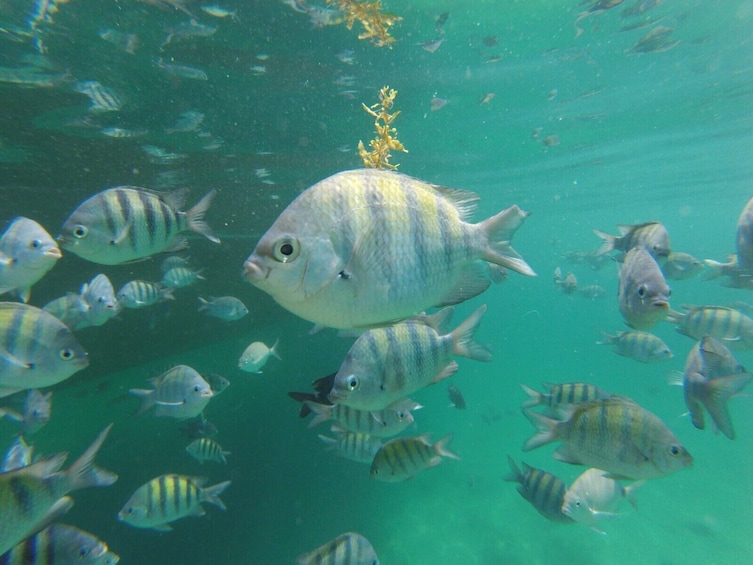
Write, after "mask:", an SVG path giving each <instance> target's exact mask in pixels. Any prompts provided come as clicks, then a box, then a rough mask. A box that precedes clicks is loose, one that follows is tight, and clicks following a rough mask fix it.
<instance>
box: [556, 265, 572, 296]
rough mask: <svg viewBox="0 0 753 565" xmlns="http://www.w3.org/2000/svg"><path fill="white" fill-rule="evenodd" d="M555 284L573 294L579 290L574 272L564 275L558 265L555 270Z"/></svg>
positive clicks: (565, 291) (566, 292) (563, 290)
mask: <svg viewBox="0 0 753 565" xmlns="http://www.w3.org/2000/svg"><path fill="white" fill-rule="evenodd" d="M554 284H556V285H557V286H558V287H559V288H560V290H561V291H562V292H564V293H565V294H573V293H574V292H576V291H577V290H578V279H577V278H576V277H575V275H574V274H573V273H567V275H565V276H564V277H563V276H562V270H561V269H560V268H559V267H557V268H556V269H555V270H554Z"/></svg>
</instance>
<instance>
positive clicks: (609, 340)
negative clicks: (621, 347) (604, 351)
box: [596, 330, 620, 345]
mask: <svg viewBox="0 0 753 565" xmlns="http://www.w3.org/2000/svg"><path fill="white" fill-rule="evenodd" d="M599 331H600V332H601V335H603V336H604V340H603V341H597V342H596V345H616V344H617V340H618V339H619V337H620V335H619V332H618V333H617V335H612V334H608V333H607V332H605V331H604V330H599Z"/></svg>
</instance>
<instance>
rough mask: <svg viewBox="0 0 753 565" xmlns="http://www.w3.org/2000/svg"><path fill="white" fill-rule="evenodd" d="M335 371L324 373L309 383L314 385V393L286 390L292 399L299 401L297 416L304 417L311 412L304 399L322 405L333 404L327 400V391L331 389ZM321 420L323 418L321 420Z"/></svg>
mask: <svg viewBox="0 0 753 565" xmlns="http://www.w3.org/2000/svg"><path fill="white" fill-rule="evenodd" d="M336 374H337V373H331V374H329V375H326V376H324V377H320V378H318V379H316V380H315V381H314V382H313V383H311V386H313V387H314V390H315V391H316V393H312V392H295V391H291V392H288V396H289V397H290V398H292V399H293V400H295V401H297V402H300V403H301V409H300V410H299V411H298V416H299V417H300V418H305V417H306V416H308V415H309V414H311V411H312V410H311V408H310V407H309V406H308V405H307V404H306V401H309V402H311V403H314V404H321V405H324V406H332V405H333V404H332V403H331V402H330V401H329V398H328V397H329V393H330V391H331V390H332V385H333V384H334V382H335V375H336ZM322 421H323V420H322Z"/></svg>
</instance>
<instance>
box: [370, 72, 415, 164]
mask: <svg viewBox="0 0 753 565" xmlns="http://www.w3.org/2000/svg"><path fill="white" fill-rule="evenodd" d="M395 96H397V90H392V89H390V87H389V86H385V87H383V88H382V89H381V90H380V91H379V103H378V104H374V105H373V106H371V107H368V106H366V104H361V105H362V106H363V109H364V110H366V112H368V113H369V114H371V115H372V116H374V129H375V130H376V132H377V136H376V137H375V138H374V139H372V140H371V141H370V142H369V147H371V151H366V148H365V147H364V145H363V141H359V142H358V154H359V155H360V156H361V159H363V164H364V166H365V167H368V168H371V169H392V170H393V171H394V170H395V169H397V167H398V165H393V164H391V163H390V158H391V157H392V156H391V155H390V150H391V149H394V150H395V151H402V152H403V153H407V152H408V150H407V149H406V148H405V147H404V146H403V144H402V143H400V142H399V141H398V140H397V129H395V128H394V127H393V126H392V122H394V121H395V118H397V117H398V116H399V115H400V110H398V111H397V112H395V113H394V114H390V113H389V110H391V109H392V106H393V104H394V103H395Z"/></svg>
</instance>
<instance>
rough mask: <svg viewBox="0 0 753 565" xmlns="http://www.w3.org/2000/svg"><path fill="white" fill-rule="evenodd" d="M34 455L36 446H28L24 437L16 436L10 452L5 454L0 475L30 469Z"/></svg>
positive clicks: (0, 467)
mask: <svg viewBox="0 0 753 565" xmlns="http://www.w3.org/2000/svg"><path fill="white" fill-rule="evenodd" d="M0 411H2V410H0ZM33 455H34V446H33V445H28V444H27V443H26V440H24V438H23V436H20V435H19V436H16V439H14V440H13V443H12V444H11V445H10V447H9V448H8V451H6V452H5V456H4V457H3V462H2V464H1V465H0V474H2V473H9V472H10V471H15V470H16V469H22V468H23V467H28V466H29V465H31V461H32V457H33Z"/></svg>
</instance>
